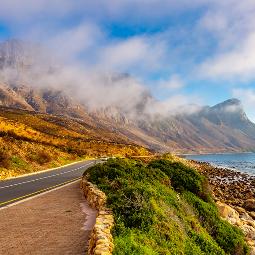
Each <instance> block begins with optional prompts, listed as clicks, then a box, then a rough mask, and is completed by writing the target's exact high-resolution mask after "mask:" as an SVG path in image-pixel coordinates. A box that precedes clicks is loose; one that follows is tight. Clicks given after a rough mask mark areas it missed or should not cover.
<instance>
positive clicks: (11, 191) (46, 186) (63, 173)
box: [0, 160, 100, 208]
mask: <svg viewBox="0 0 255 255" xmlns="http://www.w3.org/2000/svg"><path fill="white" fill-rule="evenodd" d="M99 162H100V160H88V161H83V162H79V163H76V164H72V165H69V166H65V167H62V168H59V169H55V170H50V171H46V172H41V173H40V172H38V173H36V174H33V175H28V176H23V177H18V178H13V179H9V180H3V181H0V208H1V207H4V206H7V205H10V204H12V203H15V202H18V201H20V200H23V199H25V198H28V197H31V196H34V195H37V194H39V193H42V192H45V191H48V190H50V189H53V188H56V187H59V186H61V185H64V184H66V183H68V182H72V181H74V180H78V179H79V178H81V176H82V174H83V172H84V170H85V169H87V168H89V167H90V166H92V165H94V164H95V163H99Z"/></svg>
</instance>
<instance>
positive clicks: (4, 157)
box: [0, 149, 10, 168]
mask: <svg viewBox="0 0 255 255" xmlns="http://www.w3.org/2000/svg"><path fill="white" fill-rule="evenodd" d="M0 167H3V168H9V167H10V155H9V153H8V152H7V151H6V150H4V149H0Z"/></svg>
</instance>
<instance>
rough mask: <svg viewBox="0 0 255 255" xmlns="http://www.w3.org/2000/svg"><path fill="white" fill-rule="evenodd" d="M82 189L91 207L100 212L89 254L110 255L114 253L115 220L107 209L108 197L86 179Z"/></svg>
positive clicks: (82, 183)
mask: <svg viewBox="0 0 255 255" xmlns="http://www.w3.org/2000/svg"><path fill="white" fill-rule="evenodd" d="M81 189H82V190H83V193H84V196H85V198H86V199H87V201H88V203H89V205H90V206H91V207H92V208H94V209H96V210H97V211H98V214H97V218H96V223H95V226H94V228H93V230H92V233H91V237H90V241H89V247H88V254H89V255H94V254H95V255H110V254H112V251H113V238H112V235H111V229H112V227H113V224H114V220H113V215H112V212H111V210H109V209H107V208H106V199H107V198H106V195H105V193H104V192H102V191H101V190H99V189H98V188H97V187H96V185H93V184H92V183H90V182H88V181H87V180H86V177H83V178H82V180H81Z"/></svg>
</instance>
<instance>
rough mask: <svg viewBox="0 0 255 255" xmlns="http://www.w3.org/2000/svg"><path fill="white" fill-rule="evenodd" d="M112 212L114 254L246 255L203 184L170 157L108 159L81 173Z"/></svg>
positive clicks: (238, 234) (237, 234)
mask: <svg viewBox="0 0 255 255" xmlns="http://www.w3.org/2000/svg"><path fill="white" fill-rule="evenodd" d="M86 175H87V177H88V178H89V180H90V181H91V182H93V183H94V184H96V185H97V186H98V187H99V188H100V189H101V190H103V191H104V192H105V193H106V194H107V196H108V207H109V208H111V209H112V210H113V213H114V218H115V227H114V230H113V236H114V243H115V249H114V254H121V255H124V254H127V255H131V254H134V255H140V254H152V255H154V254H155V255H156V254H157V255H158V254H169V255H170V254H171V255H173V254H189V255H191V254H192V255H193V254H194V255H198V254H205V255H209V254H215V255H220V254H222V255H223V254H233V255H234V254H235V255H238V254H240V255H241V254H248V251H247V246H246V245H245V243H244V236H243V234H242V233H241V232H240V231H239V230H238V229H237V228H235V227H233V226H231V225H230V224H229V223H227V222H226V221H223V220H221V219H220V217H219V214H218V211H217V208H216V206H215V204H214V202H213V200H212V198H211V195H210V191H209V190H208V186H207V183H206V180H205V178H204V177H203V176H201V175H199V174H198V172H197V171H196V170H195V169H193V168H191V167H189V166H186V165H184V164H183V163H181V162H180V161H176V160H171V159H163V160H162V159H161V160H154V161H151V162H150V163H142V162H139V161H134V160H122V159H110V160H108V162H106V163H104V164H100V165H96V166H94V167H92V168H90V169H89V170H88V172H87V173H86Z"/></svg>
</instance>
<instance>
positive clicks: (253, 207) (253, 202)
mask: <svg viewBox="0 0 255 255" xmlns="http://www.w3.org/2000/svg"><path fill="white" fill-rule="evenodd" d="M243 207H244V208H245V209H246V210H248V211H255V199H247V200H245V201H244V203H243Z"/></svg>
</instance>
